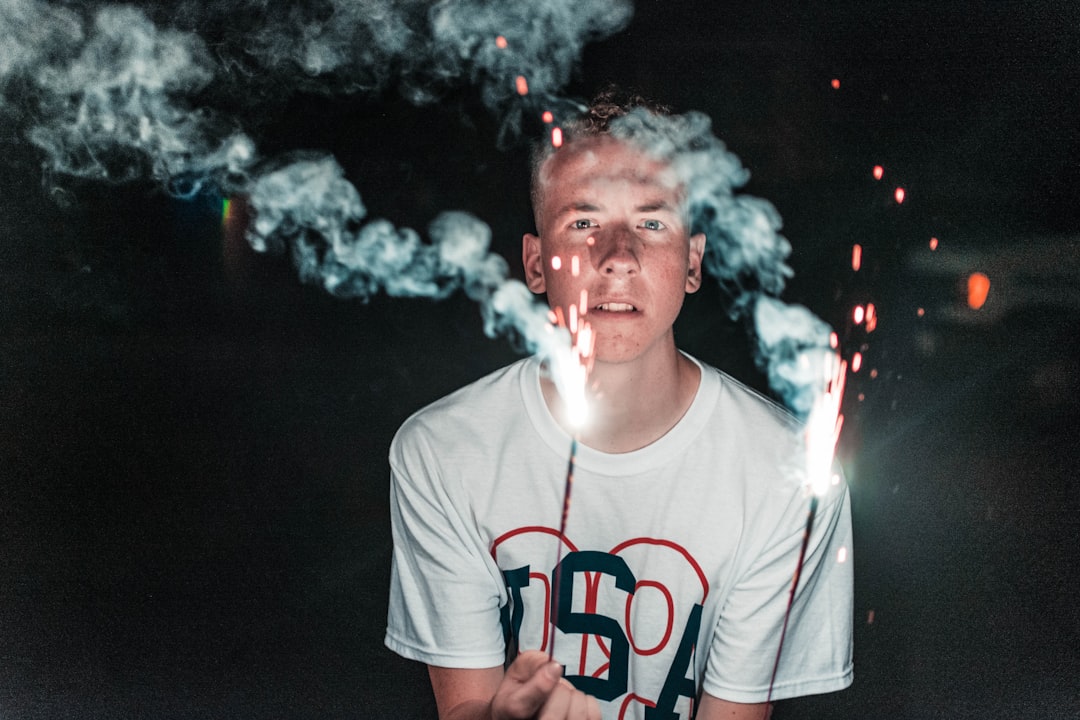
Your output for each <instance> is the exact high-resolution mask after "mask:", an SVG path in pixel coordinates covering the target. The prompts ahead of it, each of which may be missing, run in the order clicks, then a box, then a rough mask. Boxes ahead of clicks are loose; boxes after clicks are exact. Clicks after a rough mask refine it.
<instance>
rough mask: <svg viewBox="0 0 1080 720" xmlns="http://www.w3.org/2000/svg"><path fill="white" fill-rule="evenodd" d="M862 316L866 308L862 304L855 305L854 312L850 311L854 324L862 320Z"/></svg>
mask: <svg viewBox="0 0 1080 720" xmlns="http://www.w3.org/2000/svg"><path fill="white" fill-rule="evenodd" d="M864 317H866V309H865V308H864V307H863V306H862V305H856V306H855V312H854V313H852V315H851V319H852V320H854V321H855V324H856V325H858V324H859V323H861V322H862V321H863V318H864Z"/></svg>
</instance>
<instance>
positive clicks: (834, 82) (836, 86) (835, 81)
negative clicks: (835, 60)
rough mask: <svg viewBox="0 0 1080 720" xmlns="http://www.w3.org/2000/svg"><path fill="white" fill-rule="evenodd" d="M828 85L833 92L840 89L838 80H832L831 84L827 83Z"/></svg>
mask: <svg viewBox="0 0 1080 720" xmlns="http://www.w3.org/2000/svg"><path fill="white" fill-rule="evenodd" d="M829 84H830V85H832V89H833V90H839V89H840V78H833V79H832V82H831V83H829Z"/></svg>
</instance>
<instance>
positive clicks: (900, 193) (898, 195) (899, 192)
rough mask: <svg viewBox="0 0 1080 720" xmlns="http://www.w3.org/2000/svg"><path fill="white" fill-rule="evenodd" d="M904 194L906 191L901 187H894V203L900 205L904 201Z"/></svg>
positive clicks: (905, 194)
mask: <svg viewBox="0 0 1080 720" xmlns="http://www.w3.org/2000/svg"><path fill="white" fill-rule="evenodd" d="M906 196H907V192H906V191H905V190H904V188H902V187H898V188H896V191H895V192H893V197H894V198H896V204H897V205H902V204H903V203H904V198H905V197H906Z"/></svg>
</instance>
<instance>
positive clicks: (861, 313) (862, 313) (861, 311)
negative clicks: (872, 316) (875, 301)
mask: <svg viewBox="0 0 1080 720" xmlns="http://www.w3.org/2000/svg"><path fill="white" fill-rule="evenodd" d="M864 317H866V309H865V308H864V307H863V306H862V305H856V306H855V312H854V313H852V319H854V320H855V324H856V325H858V324H859V323H861V322H862V321H863V318H864ZM852 369H853V370H854V368H852Z"/></svg>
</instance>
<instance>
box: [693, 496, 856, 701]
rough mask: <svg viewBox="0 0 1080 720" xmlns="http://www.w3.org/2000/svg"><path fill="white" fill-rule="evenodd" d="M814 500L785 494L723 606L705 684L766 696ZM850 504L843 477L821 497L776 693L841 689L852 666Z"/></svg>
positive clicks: (720, 693)
mask: <svg viewBox="0 0 1080 720" xmlns="http://www.w3.org/2000/svg"><path fill="white" fill-rule="evenodd" d="M809 510H810V500H809V499H808V498H806V497H804V496H803V494H802V493H801V492H799V493H796V494H794V496H793V497H792V498H791V499H790V500H789V501H788V503H787V506H786V508H785V510H784V511H783V514H782V515H781V516H780V519H779V522H778V523H777V524H776V527H775V529H774V531H773V532H772V533H771V535H770V537H769V538H768V540H767V542H766V543H765V544H764V545H763V546H762V548H761V551H760V552H759V554H758V555H757V557H756V558H755V559H754V560H753V561H752V562H751V563H750V565H749V566H748V569H747V571H746V572H744V573H743V574H742V575H741V577H739V578H738V580H737V581H736V585H735V586H734V588H733V590H732V592H731V594H730V595H729V597H728V599H727V601H726V602H725V604H724V607H723V608H722V609H721V611H720V619H719V621H718V623H717V626H716V629H715V633H714V635H713V641H712V645H711V648H710V652H709V657H708V662H707V665H706V671H705V680H704V689H705V691H706V692H708V693H709V694H711V695H714V696H716V697H719V698H722V699H725V700H729V701H732V702H745V703H752V702H764V701H765V700H766V699H768V697H769V686H770V681H771V679H772V673H773V665H774V663H775V662H776V657H777V650H778V648H779V646H780V638H781V634H782V632H783V627H784V616H785V613H786V612H787V607H788V602H789V599H790V598H791V585H792V580H793V578H794V574H795V569H796V565H797V564H798V559H799V551H800V548H801V546H802V541H803V537H804V535H805V530H806V523H807V517H808V515H809ZM852 565H853V562H852V557H851V508H850V498H849V494H848V490H847V486H846V484H843V483H841V484H840V485H837V486H834V487H833V488H832V489H831V490H830V492H829V493H828V494H827V495H826V496H825V497H823V498H821V499H820V500H819V501H818V504H817V509H816V512H815V514H814V524H813V530H812V533H811V536H810V542H809V544H808V546H807V554H806V558H805V560H804V563H803V568H802V575H801V577H800V580H799V586H798V589H797V592H796V594H795V597H794V601H793V602H792V607H791V615H790V618H789V620H788V624H787V631H786V634H785V635H784V640H783V652H782V653H781V655H780V663H779V666H778V668H777V673H776V680H775V682H773V683H772V699H774V700H779V699H783V698H787V697H796V696H801V695H813V694H817V693H825V692H832V691H834V690H841V689H843V688H845V687H847V686H848V685H850V684H851V681H852V677H853V672H852V601H853V597H852V594H853V590H852Z"/></svg>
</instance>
